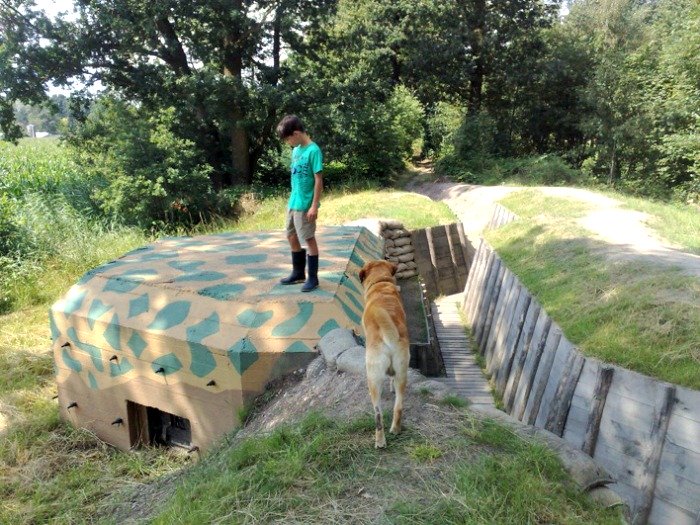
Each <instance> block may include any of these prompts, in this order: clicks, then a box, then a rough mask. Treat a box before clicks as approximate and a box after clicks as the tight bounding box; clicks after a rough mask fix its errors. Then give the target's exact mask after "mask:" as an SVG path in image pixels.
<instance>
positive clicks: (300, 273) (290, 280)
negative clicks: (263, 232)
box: [280, 210, 306, 284]
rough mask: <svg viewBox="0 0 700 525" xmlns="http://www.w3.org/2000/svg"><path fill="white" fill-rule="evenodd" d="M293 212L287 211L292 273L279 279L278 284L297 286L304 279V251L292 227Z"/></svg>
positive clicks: (293, 226)
mask: <svg viewBox="0 0 700 525" xmlns="http://www.w3.org/2000/svg"><path fill="white" fill-rule="evenodd" d="M293 214H294V212H292V211H291V210H287V220H286V229H287V240H288V241H289V246H290V248H291V249H292V273H291V274H289V277H285V278H284V279H280V284H297V283H301V282H304V281H305V279H306V251H305V250H304V249H303V248H302V247H301V243H300V242H299V237H298V236H297V233H296V228H295V225H294V215H293Z"/></svg>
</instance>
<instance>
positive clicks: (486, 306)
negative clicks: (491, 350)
mask: <svg viewBox="0 0 700 525" xmlns="http://www.w3.org/2000/svg"><path fill="white" fill-rule="evenodd" d="M495 270H496V271H495V272H494V273H493V274H492V277H493V279H489V285H488V287H487V288H486V298H485V300H484V303H483V306H482V310H483V313H482V315H481V319H482V322H481V323H479V325H478V327H477V328H478V330H477V332H476V343H477V345H478V346H479V348H480V349H481V353H482V354H483V353H484V350H486V344H485V343H486V341H487V339H488V334H489V331H490V329H491V323H492V322H493V312H494V310H495V308H496V302H497V300H498V295H499V293H500V292H501V287H502V286H503V274H504V272H505V266H504V265H503V264H502V263H501V259H499V258H498V257H496V268H495Z"/></svg>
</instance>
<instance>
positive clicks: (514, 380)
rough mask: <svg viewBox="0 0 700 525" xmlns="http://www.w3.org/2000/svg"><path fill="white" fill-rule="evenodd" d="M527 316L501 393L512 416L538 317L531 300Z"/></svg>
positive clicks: (538, 309) (538, 310) (536, 309)
mask: <svg viewBox="0 0 700 525" xmlns="http://www.w3.org/2000/svg"><path fill="white" fill-rule="evenodd" d="M528 295H529V294H528ZM530 299H532V296H530ZM530 310H532V313H530ZM527 315H529V316H531V322H530V324H529V325H528V327H527V330H526V332H525V340H524V341H523V342H522V351H521V352H520V354H519V355H518V356H517V360H516V361H515V363H514V364H515V370H514V371H513V372H512V373H511V374H510V377H509V378H508V384H507V385H506V390H505V392H504V393H503V402H504V404H505V408H506V412H507V413H508V414H512V412H513V404H514V403H515V394H516V393H517V391H518V385H519V384H520V376H521V375H522V373H523V367H524V366H525V360H526V359H527V355H528V352H529V351H530V345H531V344H532V335H533V334H534V333H535V326H537V317H538V316H539V315H540V305H539V304H538V303H536V302H534V301H532V300H531V301H530V307H529V308H528V311H527ZM521 339H522V336H521ZM519 344H520V343H519Z"/></svg>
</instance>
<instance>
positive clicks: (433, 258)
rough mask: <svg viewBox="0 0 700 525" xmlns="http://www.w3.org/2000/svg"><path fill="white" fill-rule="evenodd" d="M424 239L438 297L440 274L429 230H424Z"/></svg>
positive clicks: (431, 232) (431, 233)
mask: <svg viewBox="0 0 700 525" xmlns="http://www.w3.org/2000/svg"><path fill="white" fill-rule="evenodd" d="M425 239H426V242H427V244H428V252H429V253H430V265H431V273H432V277H433V281H434V282H435V296H436V297H437V296H438V295H440V273H439V271H438V268H437V258H436V256H435V247H434V246H433V231H432V229H431V228H426V229H425Z"/></svg>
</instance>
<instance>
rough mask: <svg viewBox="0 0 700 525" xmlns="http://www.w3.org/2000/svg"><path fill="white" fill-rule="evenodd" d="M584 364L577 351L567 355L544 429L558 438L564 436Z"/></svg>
mask: <svg viewBox="0 0 700 525" xmlns="http://www.w3.org/2000/svg"><path fill="white" fill-rule="evenodd" d="M585 362H586V360H585V359H584V357H583V356H582V355H581V354H580V353H579V352H578V350H575V349H574V350H573V351H572V352H571V353H570V354H569V356H568V358H567V359H566V365H565V366H564V373H563V374H562V376H561V379H560V380H559V385H557V391H556V393H555V394H554V400H553V401H552V404H551V405H550V408H549V414H548V415H547V422H546V423H545V425H544V428H545V430H549V431H550V432H551V433H552V434H555V435H557V436H559V437H561V436H562V434H564V424H565V423H566V418H567V416H568V415H569V409H570V408H571V399H572V398H573V397H574V391H575V390H576V384H577V383H578V378H579V376H580V375H581V370H583V365H584V363H585Z"/></svg>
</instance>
